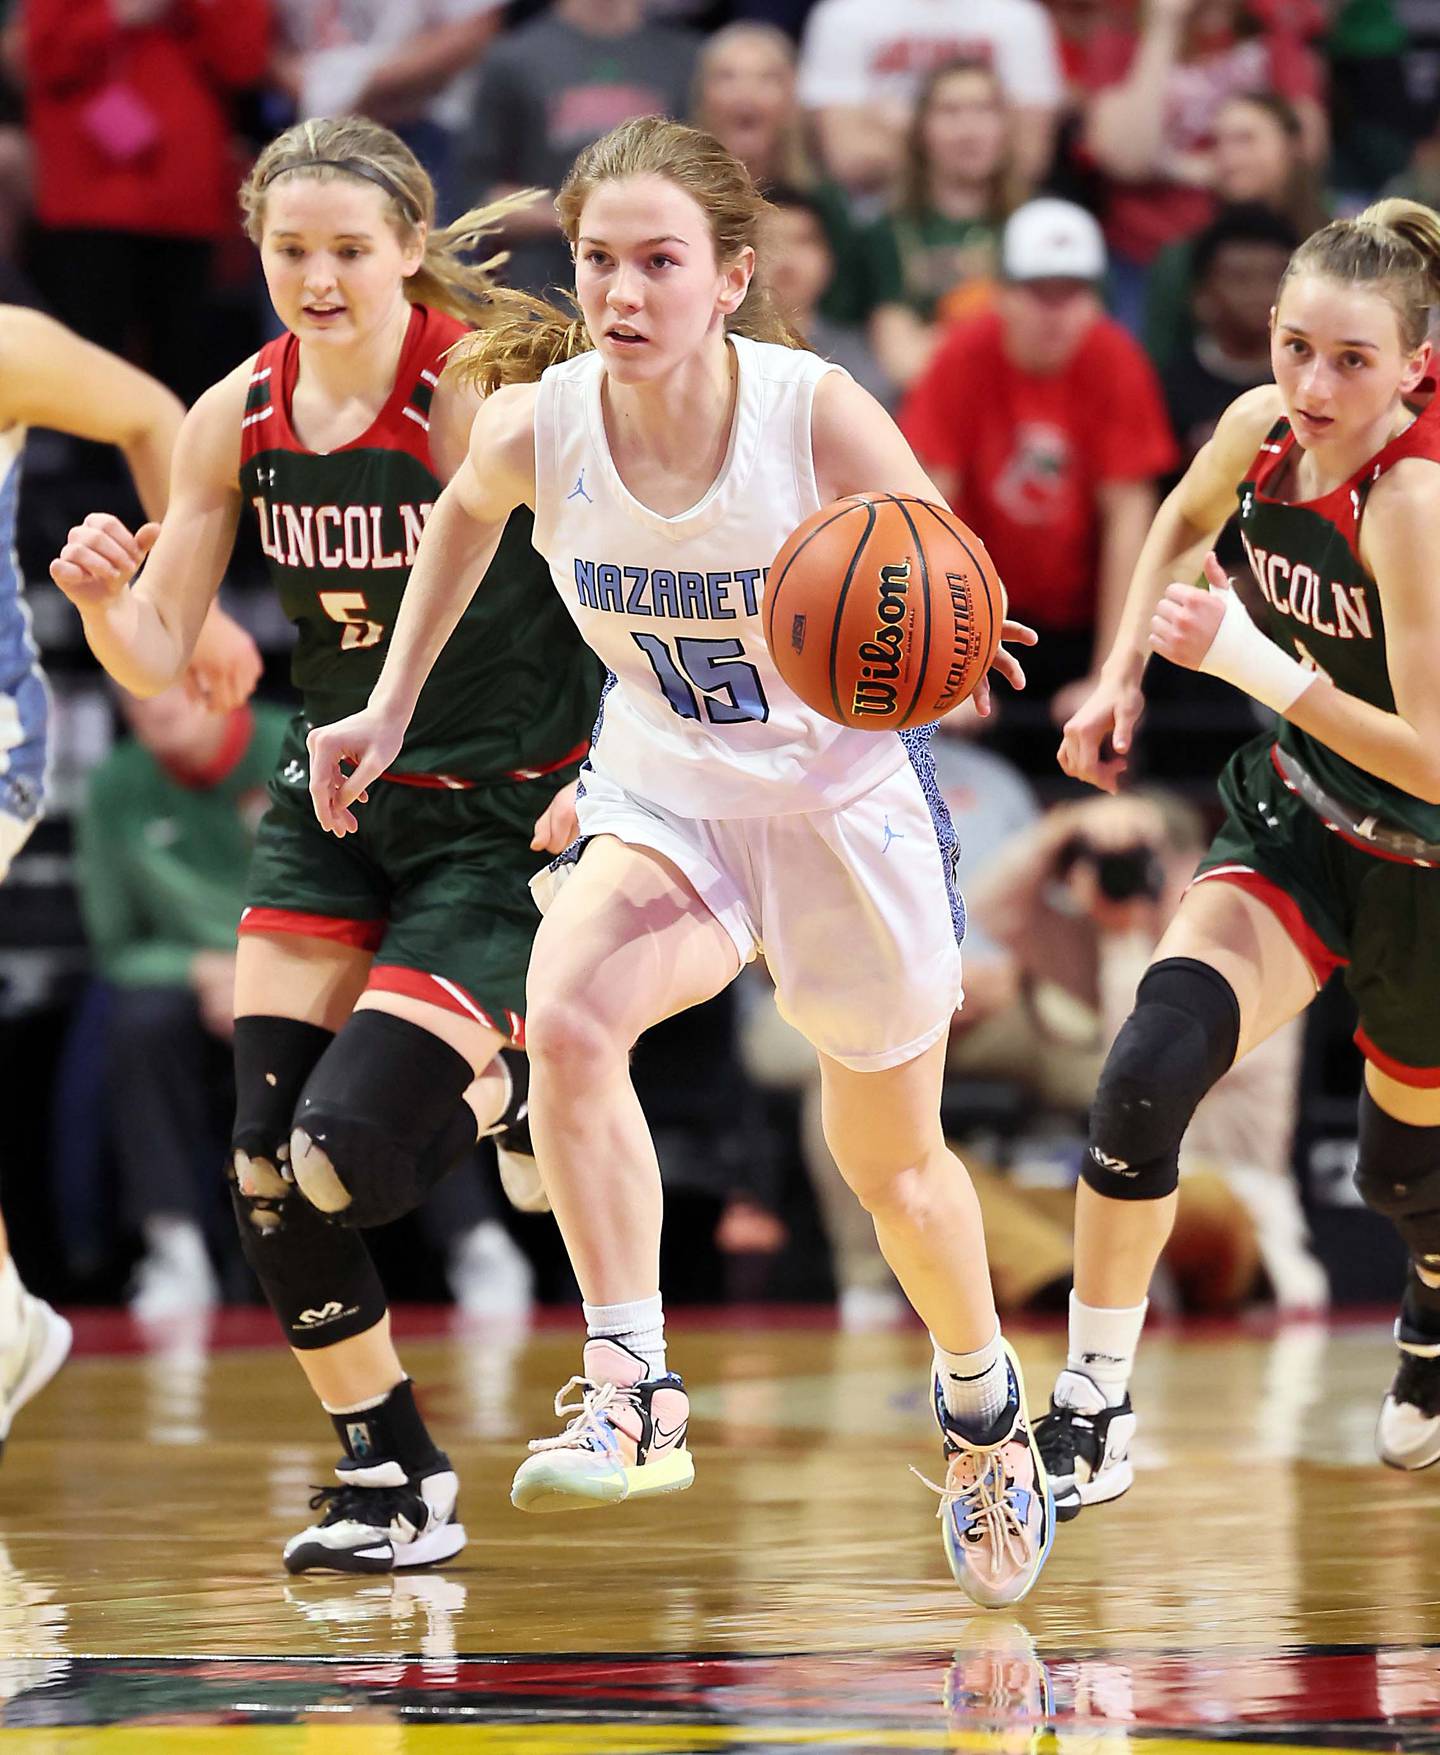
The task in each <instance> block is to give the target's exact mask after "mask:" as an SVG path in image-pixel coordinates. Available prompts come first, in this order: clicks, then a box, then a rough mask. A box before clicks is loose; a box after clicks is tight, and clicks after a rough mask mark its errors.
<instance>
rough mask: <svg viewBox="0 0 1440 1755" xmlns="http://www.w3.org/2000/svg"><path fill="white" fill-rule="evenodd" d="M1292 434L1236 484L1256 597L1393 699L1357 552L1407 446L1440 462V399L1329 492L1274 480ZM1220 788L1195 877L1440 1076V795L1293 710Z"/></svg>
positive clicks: (1357, 679) (1402, 1056) (1299, 637)
mask: <svg viewBox="0 0 1440 1755" xmlns="http://www.w3.org/2000/svg"><path fill="white" fill-rule="evenodd" d="M1294 448H1295V436H1294V434H1293V433H1292V432H1291V430H1290V424H1289V422H1288V421H1286V420H1281V421H1278V422H1277V423H1276V425H1275V426H1274V427H1272V428H1271V430H1270V432H1269V433H1268V434H1267V435H1266V438H1265V442H1264V444H1263V445H1262V446H1261V448H1260V451H1259V453H1258V454H1257V456H1256V458H1255V461H1254V463H1253V464H1252V465H1251V467H1250V469H1249V470H1248V471H1247V472H1246V477H1245V480H1244V481H1242V482H1241V484H1240V487H1239V490H1238V491H1239V499H1240V530H1241V535H1242V537H1243V539H1244V543H1245V549H1246V552H1247V554H1248V555H1249V559H1250V565H1251V569H1252V571H1253V573H1254V576H1255V581H1256V584H1257V585H1258V587H1259V594H1258V601H1257V600H1256V598H1255V597H1253V596H1252V597H1249V598H1247V607H1249V608H1250V610H1251V614H1252V616H1253V617H1254V619H1255V621H1256V623H1257V625H1258V626H1259V627H1260V628H1261V629H1262V630H1263V631H1264V632H1265V633H1266V634H1268V635H1269V637H1270V638H1271V639H1272V640H1274V641H1275V643H1276V644H1277V645H1279V646H1281V647H1283V648H1284V649H1285V651H1287V652H1290V653H1293V654H1295V655H1296V656H1297V657H1299V658H1301V659H1303V660H1305V661H1306V662H1307V663H1310V664H1313V665H1314V666H1315V667H1316V668H1318V669H1319V670H1321V671H1323V672H1324V674H1325V675H1327V676H1328V677H1330V678H1331V680H1332V681H1333V682H1334V683H1335V685H1336V687H1337V688H1340V689H1343V690H1344V691H1345V693H1346V694H1349V695H1354V696H1355V697H1356V698H1357V699H1359V700H1362V701H1368V702H1369V703H1370V704H1371V705H1372V706H1375V707H1378V708H1380V709H1381V710H1382V711H1383V712H1386V713H1393V712H1394V711H1395V695H1394V691H1393V690H1392V688H1391V686H1390V671H1389V663H1388V659H1387V656H1386V633H1385V617H1384V609H1383V605H1382V603H1381V600H1380V591H1379V588H1378V587H1377V585H1376V583H1375V580H1374V579H1373V578H1372V577H1371V576H1370V574H1369V573H1368V572H1367V571H1366V570H1365V566H1364V563H1363V562H1362V561H1361V559H1360V526H1361V522H1362V520H1363V518H1364V516H1365V506H1366V502H1367V500H1368V498H1369V495H1370V492H1371V490H1372V489H1373V487H1374V485H1375V483H1376V482H1377V481H1378V480H1379V479H1380V477H1381V476H1382V475H1383V474H1384V473H1385V471H1386V470H1387V469H1390V468H1393V467H1394V465H1395V464H1396V463H1398V462H1400V461H1401V460H1402V459H1403V458H1407V457H1419V458H1424V459H1426V460H1427V461H1431V462H1434V463H1437V464H1440V399H1437V400H1435V401H1432V402H1431V403H1430V405H1429V407H1428V408H1426V410H1425V411H1424V412H1423V413H1422V414H1420V415H1419V416H1418V417H1417V418H1416V419H1415V420H1414V421H1413V422H1412V423H1411V425H1410V426H1408V427H1407V428H1406V429H1405V431H1404V432H1403V433H1400V434H1399V435H1398V436H1397V437H1395V438H1394V439H1392V440H1391V441H1390V443H1389V444H1388V445H1386V446H1385V447H1384V448H1383V450H1381V451H1379V452H1378V453H1377V454H1376V455H1375V456H1374V457H1372V458H1370V460H1369V461H1368V462H1367V463H1366V464H1365V465H1364V467H1363V468H1362V469H1359V470H1357V471H1356V473H1355V474H1354V475H1353V476H1351V478H1350V479H1349V480H1348V481H1345V482H1342V483H1341V485H1340V486H1339V487H1337V488H1335V489H1334V490H1333V491H1331V492H1330V493H1328V494H1324V495H1322V496H1321V497H1320V498H1319V499H1315V500H1306V501H1303V502H1299V503H1296V502H1292V501H1289V500H1285V499H1281V498H1276V497H1274V496H1273V492H1272V490H1273V486H1274V484H1275V483H1276V481H1277V479H1279V478H1280V477H1281V476H1282V475H1283V473H1284V471H1285V470H1286V468H1287V466H1288V465H1289V463H1290V462H1291V461H1292V458H1293V453H1294ZM1220 796H1221V799H1222V800H1223V802H1224V805H1225V820H1224V822H1223V824H1222V825H1221V828H1220V832H1219V834H1218V835H1217V837H1216V839H1215V841H1214V843H1213V845H1212V846H1211V848H1210V851H1209V853H1208V854H1207V855H1206V856H1205V859H1204V860H1203V861H1202V863H1201V866H1200V871H1199V874H1198V879H1197V881H1199V880H1206V879H1217V880H1220V881H1223V882H1227V883H1234V884H1237V885H1239V886H1240V887H1241V888H1243V889H1245V890H1248V891H1249V892H1250V893H1251V894H1253V895H1256V896H1258V897H1259V898H1260V900H1262V901H1263V902H1265V903H1266V904H1267V905H1268V906H1269V907H1270V908H1271V909H1272V910H1273V911H1274V912H1275V913H1276V914H1277V915H1278V916H1279V918H1280V919H1281V920H1282V921H1283V922H1284V924H1285V926H1286V928H1287V930H1288V931H1289V933H1290V936H1291V937H1292V938H1293V939H1294V941H1295V943H1296V944H1297V945H1298V946H1299V948H1300V949H1301V950H1302V951H1303V952H1304V954H1305V956H1306V957H1307V958H1308V960H1309V962H1310V965H1311V967H1312V969H1313V970H1314V972H1315V976H1316V979H1317V981H1320V982H1324V981H1325V980H1326V979H1328V977H1329V976H1330V975H1331V974H1332V973H1333V972H1334V971H1335V970H1336V969H1337V968H1343V969H1344V970H1345V981H1346V985H1347V986H1348V987H1349V989H1350V991H1351V993H1352V995H1353V996H1354V998H1355V1001H1356V1003H1357V1005H1358V1007H1359V1010H1360V1027H1359V1029H1358V1030H1357V1032H1356V1038H1355V1039H1356V1041H1357V1042H1358V1043H1359V1045H1360V1048H1361V1050H1362V1052H1363V1053H1364V1054H1365V1056H1366V1058H1367V1059H1369V1060H1371V1061H1373V1062H1374V1064H1375V1065H1376V1066H1377V1067H1378V1068H1379V1069H1380V1070H1381V1071H1382V1072H1385V1073H1388V1074H1390V1076H1391V1077H1392V1078H1395V1079H1399V1080H1400V1081H1402V1082H1403V1083H1405V1084H1410V1085H1418V1086H1426V1087H1437V1086H1440V805H1434V804H1427V803H1426V802H1425V801H1424V800H1423V799H1420V798H1416V797H1415V796H1414V794H1413V793H1409V792H1405V791H1402V790H1401V788H1399V787H1398V786H1394V785H1392V784H1391V783H1390V782H1389V781H1386V780H1380V779H1377V778H1376V776H1375V775H1373V774H1369V773H1366V771H1365V770H1364V769H1363V768H1358V767H1356V765H1355V764H1354V763H1353V762H1349V761H1347V760H1346V759H1345V758H1344V757H1343V756H1340V755H1337V754H1336V753H1335V751H1334V750H1332V749H1330V748H1328V747H1327V746H1326V745H1325V744H1323V743H1320V742H1319V741H1318V740H1317V739H1315V738H1313V737H1311V736H1309V735H1308V734H1307V733H1305V732H1303V731H1300V730H1299V729H1298V728H1297V727H1295V726H1294V725H1291V724H1290V723H1289V722H1288V721H1285V720H1282V721H1281V722H1280V728H1279V731H1278V733H1270V732H1267V733H1265V734H1264V735H1263V736H1261V737H1258V738H1256V739H1255V740H1254V741H1253V742H1251V743H1249V744H1246V745H1245V747H1244V748H1243V749H1241V750H1239V751H1237V753H1236V754H1235V755H1234V756H1233V757H1232V758H1231V760H1230V762H1229V765H1228V766H1227V767H1226V769H1225V772H1224V773H1223V774H1222V776H1221V779H1220Z"/></svg>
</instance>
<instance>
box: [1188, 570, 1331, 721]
mask: <svg viewBox="0 0 1440 1755" xmlns="http://www.w3.org/2000/svg"><path fill="white" fill-rule="evenodd" d="M1200 669H1201V670H1203V671H1204V672H1205V674H1206V675H1207V676H1218V677H1219V678H1220V679H1221V680H1222V681H1223V682H1228V683H1233V684H1234V685H1235V687H1236V688H1237V689H1243V690H1244V691H1245V693H1246V694H1247V695H1250V696H1251V697H1253V699H1255V700H1257V701H1259V702H1260V704H1261V706H1263V707H1269V708H1270V710H1271V712H1273V713H1287V712H1289V710H1290V708H1291V707H1293V706H1294V705H1295V703H1296V702H1297V701H1298V700H1299V699H1300V697H1301V695H1303V694H1304V693H1305V691H1306V689H1308V688H1309V687H1310V685H1311V683H1313V682H1314V681H1315V678H1316V677H1317V676H1318V675H1319V674H1320V673H1319V671H1316V670H1308V669H1307V668H1306V667H1305V666H1304V665H1303V664H1302V663H1301V662H1300V660H1299V659H1298V658H1292V657H1291V656H1290V655H1289V653H1288V652H1282V651H1281V649H1280V648H1279V647H1278V646H1277V645H1276V644H1275V642H1274V641H1273V640H1271V639H1270V638H1269V637H1268V636H1267V635H1265V634H1262V633H1261V632H1260V630H1259V628H1257V627H1256V626H1255V624H1254V622H1252V621H1251V620H1250V617H1249V615H1248V614H1247V613H1246V609H1245V605H1244V604H1243V603H1241V601H1240V599H1239V598H1238V597H1237V596H1236V595H1235V593H1234V591H1227V592H1226V593H1225V618H1224V620H1223V621H1222V622H1221V623H1220V626H1219V627H1218V628H1217V629H1216V630H1215V638H1214V639H1213V640H1212V641H1211V642H1210V650H1209V651H1208V652H1207V653H1206V654H1205V656H1204V658H1203V659H1201V661H1200Z"/></svg>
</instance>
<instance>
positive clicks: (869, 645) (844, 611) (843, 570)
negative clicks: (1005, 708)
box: [765, 494, 1005, 731]
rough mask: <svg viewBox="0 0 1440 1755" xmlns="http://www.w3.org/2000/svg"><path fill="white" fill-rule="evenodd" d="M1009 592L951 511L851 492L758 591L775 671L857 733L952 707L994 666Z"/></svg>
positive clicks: (781, 557)
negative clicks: (762, 597)
mask: <svg viewBox="0 0 1440 1755" xmlns="http://www.w3.org/2000/svg"><path fill="white" fill-rule="evenodd" d="M1004 620H1005V588H1004V586H1003V585H1002V584H1001V583H1000V577H999V575H998V574H997V573H996V571H995V565H994V562H993V561H992V560H991V559H990V556H989V555H988V554H987V553H986V552H985V545H984V543H982V542H981V540H980V538H979V537H978V536H976V535H975V533H974V531H973V530H970V529H969V528H967V526H966V525H965V524H963V523H962V522H961V521H960V519H958V518H957V517H956V516H955V514H954V513H953V512H952V511H951V510H950V508H949V507H948V506H938V505H935V504H933V503H932V502H931V501H929V500H921V499H917V498H915V497H913V496H912V495H909V494H852V495H850V496H849V497H848V498H846V499H843V500H836V501H834V502H833V503H832V504H831V505H828V506H822V507H821V508H820V510H819V511H818V512H814V513H812V514H811V516H810V517H808V518H807V519H806V520H805V522H804V523H803V524H802V525H800V526H799V528H798V529H797V530H795V531H793V532H792V533H791V535H790V536H789V537H788V538H787V539H786V541H785V543H784V545H783V547H782V548H781V550H780V552H779V554H778V555H776V557H775V561H774V564H773V565H772V566H771V568H770V575H769V578H768V580H767V582H766V587H765V633H766V638H767V640H768V641H769V645H770V656H771V657H772V658H773V660H774V662H775V668H776V669H777V670H778V671H779V672H780V675H781V676H782V677H783V678H784V679H785V681H786V682H787V683H788V684H789V685H790V687H791V688H792V689H793V690H794V691H795V693H796V694H797V695H798V696H799V697H800V699H801V700H802V701H804V702H805V704H806V706H808V707H813V708H814V709H815V711H816V712H817V713H823V714H824V715H825V717H826V718H827V719H833V720H835V721H836V722H837V723H838V724H841V725H853V726H857V727H859V728H860V729H861V730H864V731H902V730H904V729H906V728H907V727H909V726H912V725H925V724H928V723H929V721H930V720H932V719H938V718H940V717H941V716H942V715H943V714H946V713H948V712H950V710H951V709H952V708H953V707H958V706H959V704H960V703H961V702H962V701H963V700H965V699H966V698H967V696H969V695H971V694H973V693H974V691H975V689H976V687H977V686H978V684H979V682H980V679H981V678H982V677H983V676H984V675H985V672H986V671H987V670H989V668H990V666H991V664H992V663H993V661H994V658H995V653H996V650H997V648H998V647H999V644H1000V630H1001V626H1002V624H1003V623H1004Z"/></svg>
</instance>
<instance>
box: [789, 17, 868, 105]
mask: <svg viewBox="0 0 1440 1755" xmlns="http://www.w3.org/2000/svg"><path fill="white" fill-rule="evenodd" d="M847 14H848V15H849V17H848V18H847ZM854 16H855V15H854V12H853V9H852V8H851V7H850V6H849V5H848V4H847V0H820V3H819V5H818V6H816V8H815V10H814V11H813V12H812V13H811V14H810V18H809V22H808V23H807V24H806V26H805V35H804V37H803V38H802V40H801V43H800V69H799V80H798V83H797V86H796V93H797V95H798V97H799V99H800V106H801V108H802V109H806V110H823V109H829V108H830V107H831V106H832V105H835V104H863V103H866V102H868V100H869V98H870V96H871V93H870V88H869V84H868V81H867V80H866V78H865V56H864V39H863V38H862V37H860V36H858V35H857V33H856V32H855V31H854V30H853V29H852V28H851V24H852V22H853V20H854Z"/></svg>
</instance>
